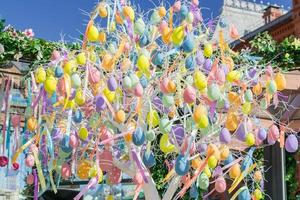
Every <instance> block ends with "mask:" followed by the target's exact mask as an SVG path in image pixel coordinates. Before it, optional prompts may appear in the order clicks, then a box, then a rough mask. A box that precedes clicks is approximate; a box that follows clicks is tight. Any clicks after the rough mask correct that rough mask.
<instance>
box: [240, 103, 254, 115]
mask: <svg viewBox="0 0 300 200" xmlns="http://www.w3.org/2000/svg"><path fill="white" fill-rule="evenodd" d="M251 110H252V106H251V103H249V102H245V103H244V104H243V105H242V112H243V113H244V114H245V115H249V114H250V113H251Z"/></svg>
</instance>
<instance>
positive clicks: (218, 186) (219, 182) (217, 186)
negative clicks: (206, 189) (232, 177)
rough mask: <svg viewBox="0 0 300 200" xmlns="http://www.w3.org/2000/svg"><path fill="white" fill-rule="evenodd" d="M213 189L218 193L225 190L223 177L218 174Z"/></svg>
mask: <svg viewBox="0 0 300 200" xmlns="http://www.w3.org/2000/svg"><path fill="white" fill-rule="evenodd" d="M215 189H216V191H217V192H219V193H223V192H225V190H226V181H225V179H224V178H223V177H221V176H220V177H219V178H217V179H216V182H215Z"/></svg>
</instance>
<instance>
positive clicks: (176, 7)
mask: <svg viewBox="0 0 300 200" xmlns="http://www.w3.org/2000/svg"><path fill="white" fill-rule="evenodd" d="M173 9H174V12H179V11H180V9H181V2H180V1H176V2H175V3H174V5H173Z"/></svg>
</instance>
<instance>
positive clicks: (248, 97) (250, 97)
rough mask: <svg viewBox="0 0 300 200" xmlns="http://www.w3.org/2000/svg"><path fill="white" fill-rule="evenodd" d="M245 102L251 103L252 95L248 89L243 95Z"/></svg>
mask: <svg viewBox="0 0 300 200" xmlns="http://www.w3.org/2000/svg"><path fill="white" fill-rule="evenodd" d="M244 98H245V101H247V102H252V101H253V94H252V91H251V90H250V89H248V90H246V92H245V95H244Z"/></svg>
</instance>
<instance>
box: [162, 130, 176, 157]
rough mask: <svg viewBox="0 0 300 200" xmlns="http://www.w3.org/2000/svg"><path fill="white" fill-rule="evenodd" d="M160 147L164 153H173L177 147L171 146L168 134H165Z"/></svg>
mask: <svg viewBox="0 0 300 200" xmlns="http://www.w3.org/2000/svg"><path fill="white" fill-rule="evenodd" d="M159 147H160V150H161V151H162V152H164V153H166V154H167V153H171V152H174V150H175V145H173V144H171V143H170V141H169V135H168V134H167V133H164V134H163V135H162V136H161V138H160V141H159Z"/></svg>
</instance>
